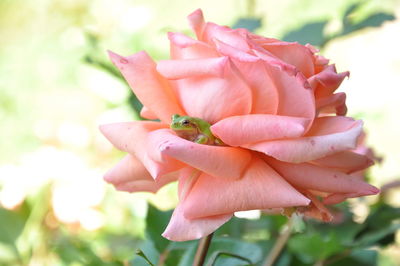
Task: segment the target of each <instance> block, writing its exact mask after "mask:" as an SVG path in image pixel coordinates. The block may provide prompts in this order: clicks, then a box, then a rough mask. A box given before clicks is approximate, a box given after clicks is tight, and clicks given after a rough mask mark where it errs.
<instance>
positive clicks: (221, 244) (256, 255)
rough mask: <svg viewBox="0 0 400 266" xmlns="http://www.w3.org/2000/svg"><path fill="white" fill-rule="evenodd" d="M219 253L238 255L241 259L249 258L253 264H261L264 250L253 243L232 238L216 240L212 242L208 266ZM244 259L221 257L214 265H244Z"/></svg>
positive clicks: (207, 259)
mask: <svg viewBox="0 0 400 266" xmlns="http://www.w3.org/2000/svg"><path fill="white" fill-rule="evenodd" d="M217 252H225V253H231V254H235V255H238V256H240V257H244V258H247V259H248V260H249V261H251V262H252V263H253V264H255V263H257V262H260V261H261V260H262V250H261V248H260V247H259V246H258V245H256V244H253V243H246V242H243V241H239V240H234V239H230V238H215V239H213V240H212V242H211V245H210V248H209V250H208V256H207V258H206V261H207V264H210V263H211V260H212V259H213V256H216V255H215V254H216V253H217ZM244 264H245V263H244V262H243V260H242V259H238V258H234V257H229V256H223V257H219V258H218V259H217V260H216V261H215V263H214V265H221V266H222V265H232V266H235V265H244Z"/></svg>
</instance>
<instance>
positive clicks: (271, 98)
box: [215, 41, 279, 114]
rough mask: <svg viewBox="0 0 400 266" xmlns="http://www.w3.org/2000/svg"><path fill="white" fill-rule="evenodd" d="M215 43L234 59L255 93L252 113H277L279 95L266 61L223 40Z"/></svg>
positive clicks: (218, 48) (221, 51)
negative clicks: (265, 63) (266, 66)
mask: <svg viewBox="0 0 400 266" xmlns="http://www.w3.org/2000/svg"><path fill="white" fill-rule="evenodd" d="M215 43H216V46H217V50H218V51H219V52H220V53H221V54H222V55H225V56H229V57H230V58H231V60H233V62H234V64H235V65H236V67H237V68H238V69H239V71H240V73H241V74H242V75H243V78H244V79H245V80H246V83H247V84H248V86H249V87H250V88H251V90H252V94H253V104H252V108H251V109H252V110H251V113H253V114H276V112H277V110H278V103H279V95H278V91H277V88H276V87H275V84H274V82H273V80H272V78H271V77H270V76H269V73H268V72H267V69H266V68H265V65H264V62H263V61H261V60H260V59H259V58H258V57H256V56H254V55H251V54H249V53H245V52H243V51H240V50H238V49H236V48H235V47H232V46H230V45H228V44H225V43H223V42H221V41H215Z"/></svg>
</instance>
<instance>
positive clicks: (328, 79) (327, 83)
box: [309, 65, 350, 98]
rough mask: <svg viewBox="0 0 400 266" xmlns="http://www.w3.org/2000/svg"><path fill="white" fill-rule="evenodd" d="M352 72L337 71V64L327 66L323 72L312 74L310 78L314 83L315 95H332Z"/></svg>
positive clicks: (320, 96)
mask: <svg viewBox="0 0 400 266" xmlns="http://www.w3.org/2000/svg"><path fill="white" fill-rule="evenodd" d="M349 75H350V72H348V71H346V72H342V73H337V72H336V68H335V65H329V66H327V67H325V68H324V69H323V70H322V71H321V72H319V73H318V74H316V75H314V76H312V77H311V78H310V79H309V82H310V84H313V87H314V90H315V97H316V98H322V97H327V96H329V95H331V94H332V93H333V92H334V91H335V90H336V89H337V88H338V87H339V85H340V84H341V83H342V81H343V80H344V78H345V77H348V76H349Z"/></svg>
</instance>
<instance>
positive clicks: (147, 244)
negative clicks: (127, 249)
mask: <svg viewBox="0 0 400 266" xmlns="http://www.w3.org/2000/svg"><path fill="white" fill-rule="evenodd" d="M139 249H140V250H141V251H142V252H143V254H144V255H145V256H146V258H147V259H148V260H149V261H151V263H153V264H155V265H157V263H158V261H159V260H160V253H159V252H158V250H157V249H156V248H155V246H154V243H153V242H152V241H151V240H146V241H144V242H143V243H142V244H141V245H140V246H139ZM131 265H134V266H149V263H148V262H147V261H146V259H144V258H143V257H142V256H140V255H138V254H135V257H134V258H133V260H131Z"/></svg>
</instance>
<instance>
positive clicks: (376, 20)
mask: <svg viewBox="0 0 400 266" xmlns="http://www.w3.org/2000/svg"><path fill="white" fill-rule="evenodd" d="M197 8H202V10H203V12H204V14H205V17H206V20H208V21H213V22H216V23H218V24H224V25H229V26H234V27H246V28H248V29H250V30H253V31H254V32H255V33H258V34H261V35H264V36H268V37H275V38H283V39H284V40H288V41H299V42H301V43H303V44H305V43H307V42H309V43H311V44H314V45H316V46H317V47H319V48H321V53H322V54H323V55H324V56H326V57H327V58H330V59H331V62H334V63H336V66H337V68H338V70H339V71H345V70H350V72H351V77H350V79H349V80H346V81H345V82H344V83H343V84H342V87H341V90H343V91H345V92H346V93H347V96H348V101H347V104H348V108H349V115H351V116H355V117H357V118H360V119H363V120H364V122H365V128H366V131H367V134H368V143H369V145H370V146H372V147H373V148H374V149H375V151H376V153H377V155H378V156H380V157H383V161H382V163H380V164H377V165H376V166H374V167H373V168H372V171H371V172H370V175H369V176H370V181H371V183H373V184H374V185H376V186H378V187H381V186H383V185H385V184H388V183H389V182H392V181H395V180H399V178H400V167H399V163H400V142H399V136H400V125H399V119H398V116H399V115H400V106H399V99H400V90H399V84H400V80H399V77H400V53H399V52H398V51H399V48H398V47H399V43H400V34H399V33H400V20H399V19H398V17H399V13H400V1H399V0H380V1H379V0H371V1H357V0H351V1H349V0H336V1H329V0H324V1H321V0H281V1H273V0H269V1H261V0H258V1H256V0H220V1H215V0H213V1H211V0H202V1H198V0H192V1H185V0H176V1H173V2H172V1H161V0H158V1H156V0H147V1H139V0H138V1H134V0H117V1H107V0H88V1H84V0H0V40H1V42H0V136H1V138H0V147H1V149H0V265H128V264H134V265H142V264H141V263H143V261H140V260H138V257H137V256H136V259H135V252H134V251H135V250H136V249H137V248H138V247H140V248H142V249H143V250H145V251H146V250H147V252H150V253H151V252H153V251H154V250H155V251H154V252H155V253H157V252H158V253H160V252H161V251H162V250H163V249H165V248H166V247H167V245H169V244H165V243H164V242H162V241H163V240H159V239H158V240H155V241H156V242H155V243H156V244H155V246H156V248H154V247H153V249H151V248H150V249H148V248H147V249H146V247H145V246H143V245H147V244H146V243H147V242H143V239H144V238H146V239H147V240H148V239H153V238H157V237H159V236H155V235H154V233H153V235H152V236H149V228H152V226H154V228H155V229H154V230H157V229H156V228H160V227H163V226H165V222H167V221H168V218H169V216H168V214H166V213H163V212H160V211H158V210H157V209H155V208H153V207H150V209H149V208H148V204H147V202H148V201H150V202H151V203H152V204H154V205H156V206H157V207H158V208H159V209H161V210H169V209H171V208H173V207H174V204H176V202H177V198H176V196H175V186H174V185H169V186H167V187H165V188H163V189H162V190H161V191H160V192H159V193H157V194H156V195H150V194H148V193H137V194H128V193H124V192H116V191H115V190H114V188H112V187H111V186H110V185H106V184H105V182H104V181H103V180H102V175H103V173H104V172H105V171H106V170H107V169H109V168H110V167H112V166H113V165H114V164H115V163H116V162H117V161H118V159H120V158H121V157H122V156H123V154H122V153H120V152H118V151H116V150H115V149H114V148H113V147H112V146H111V145H110V144H109V143H108V142H107V141H106V140H105V139H104V138H103V137H102V136H101V135H100V134H99V131H98V129H97V127H98V125H99V124H103V123H109V122H119V121H129V120H133V119H138V114H137V112H136V111H137V109H138V103H137V102H136V101H135V98H134V97H133V96H132V94H131V92H130V90H129V88H128V87H127V85H126V84H125V82H124V81H123V80H122V79H121V78H120V76H119V75H118V73H117V72H116V71H115V69H114V68H113V67H112V65H111V64H110V63H109V61H108V59H107V56H106V50H107V49H110V50H113V51H115V52H117V53H120V54H123V55H128V54H131V53H134V52H137V51H140V50H146V51H147V52H148V53H149V54H150V55H151V56H152V57H153V58H155V59H156V60H158V59H166V58H168V52H169V43H168V39H167V37H166V33H167V32H168V31H179V32H184V33H189V26H188V24H187V22H186V16H187V15H188V14H189V13H191V12H192V11H194V10H195V9H197ZM189 34H191V33H189ZM393 186H394V187H395V183H394V185H393ZM398 207H400V191H399V189H397V188H396V187H395V188H392V189H388V190H385V193H384V195H383V196H381V197H369V198H368V199H362V200H354V201H352V202H351V203H350V205H346V206H345V207H344V208H345V209H346V212H348V214H349V215H350V216H349V217H350V218H349V223H351V224H352V225H351V226H353V227H357V225H360V224H362V223H363V222H364V221H370V220H371V219H372V220H371V224H372V223H376V221H380V222H379V225H378V226H377V225H376V224H375V227H377V228H375V229H373V230H378V231H379V230H381V229H383V228H384V227H386V226H388V222H390V224H391V225H392V224H395V225H396V224H398V222H399V213H400V212H398ZM384 208H388V209H384ZM148 210H149V211H148ZM370 210H372V211H376V212H377V213H380V211H382V210H384V211H386V212H388V213H389V215H386V216H385V217H386V218H385V219H386V220H384V221H383V222H382V221H381V220H379V219H378V220H373V219H375V218H370V217H371V213H372V214H373V212H370ZM377 210H378V211H377ZM388 210H389V211H388ZM368 214H370V215H369V216H368V218H366V217H367V215H368ZM149 215H153V218H154V217H155V218H154V219H155V220H159V221H160V222H159V224H155V225H153V224H151V221H150V220H149ZM387 216H390V217H389V218H387ZM146 217H147V220H146ZM163 217H164V218H163ZM379 217H380V216H379ZM154 219H153V220H154ZM281 219H285V218H284V217H283V218H279V217H269V216H267V217H264V216H263V217H262V218H261V219H260V220H259V221H258V222H256V221H252V222H248V221H242V220H243V219H242V220H236V219H234V220H233V222H231V223H230V224H228V226H226V227H225V229H222V231H221V232H224V233H226V234H228V235H229V236H232V237H235V233H234V232H235V230H236V231H237V230H239V229H241V230H242V229H243V231H240V232H242V233H241V234H236V237H237V238H238V239H242V240H243V238H244V239H246V241H248V242H250V244H248V245H251V243H253V242H254V243H255V242H257V241H258V240H260V239H258V238H257V237H256V238H254V235H261V236H263V237H264V239H263V241H267V242H268V241H270V242H268V243H270V244H271V243H273V240H274V237H276V236H274V234H273V232H279V230H280V229H281V227H282V224H283V222H282V220H281ZM366 219H367V220H366ZM368 219H370V220H368ZM149 223H150V224H149ZM146 224H147V228H148V229H147V233H146V230H145V228H146ZM268 224H269V225H270V226H269V227H268V226H267V225H268ZM271 224H275V225H276V226H275V227H274V226H271ZM365 224H367V223H365ZM264 225H265V226H264ZM243 226H245V227H243ZM263 226H264V227H263ZM310 226H311V225H310ZM315 226H319V225H315ZM351 226H350V227H351ZM379 227H380V228H379ZM229 228H230V229H229ZM310 228H314V227H310ZM346 228H347V227H346ZM357 228H358V229H357V230H358V231H357V234H358V235H357V237H358V238H359V236H360V234H361V233H362V232H364V231H363V230H366V231H368V230H370V227H369V226H368V225H365V226H364V227H362V228H361V227H360V226H359V227H357ZM391 228H392V227H391ZM162 229H163V228H161V229H158V230H162ZM224 230H225V231H224ZM232 230H233V231H232ZM274 230H275V231H274ZM308 230H309V229H308ZM316 230H317V229H316ZM318 230H322V229H318ZM354 230H355V229H354ZM371 230H372V229H371ZM396 230H397V227H393V228H392V230H389V231H387V232H386V231H385V232H386V233H385V232H382V231H379V232H380V234H381V235H380V236H381V237H380V238H379V237H377V240H376V241H375V242H368V243H369V244H368V245H366V246H363V248H366V249H367V250H375V253H374V254H375V257H374V258H375V259H373V260H370V261H369V262H370V263H371V262H372V263H376V264H379V265H399V264H396V262H398V261H400V248H399V245H400V234H399V233H398V232H397V231H396ZM378 231H376V232H378ZM157 232H158V231H157ZM374 232H375V231H374ZM314 233H315V232H314ZM150 234H152V233H150ZM310 234H311V235H310V237H311V240H312V243H314V244H315V243H317V244H316V246H318V243H319V242H318V241H319V240H317V239H314V237H315V234H314V235H312V233H310ZM329 234H330V233H329ZM221 235H223V233H221ZM146 236H147V237H146ZM357 237H355V238H354V239H352V241H353V240H354V241H355V240H356V238H357ZM385 237H390V241H389V240H387V241H386V242H382V241H381V240H382V239H383V238H385ZM297 238H299V237H297ZM293 239H294V240H293V241H292V242H289V249H287V250H286V251H285V252H286V253H284V254H283V255H282V256H283V257H284V256H286V262H285V260H283V259H282V258H281V260H280V263H282V264H280V265H313V264H314V263H319V262H321V261H322V263H325V264H327V265H331V264H329V263H328V262H330V261H329V259H331V258H332V257H334V256H339V257H340V255H343V254H344V255H347V256H349V254H353V253H351V252H353V251H352V250H353V249H351V248H349V247H348V246H346V243H347V242H346V241H347V240H346V241H344V240H343V241H344V242H340V241H339V242H337V243H336V242H332V243H333V244H332V243H331V244H332V246H333V247H342V249H340V248H339V249H338V248H336V249H335V248H333V249H332V250H331V251H330V252H328V253H327V254H325V255H324V256H323V257H319V255H320V254H314V253H313V252H311V255H310V254H309V253H307V252H308V251H307V250H302V249H301V248H296V241H305V240H304V239H303V240H301V239H300V240H296V238H293ZM335 239H336V238H335ZM388 239H389V238H388ZM311 240H310V241H311ZM358 240H360V238H359V239H358ZM157 241H161V242H157ZM221 241H222V244H221V245H222V246H224V245H225V246H226V243H225V242H224V241H225V240H221ZM315 241H316V242H315ZM321 241H322V240H321ZM323 241H325V242H326V239H323ZM332 241H333V240H332ZM335 241H336V240H335ZM360 241H361V240H360ZM379 241H381V242H379ZM325 242H324V243H325ZM328 242H329V241H328ZM345 242H346V243H345ZM157 243H164V244H163V245H161V246H160V245H158V244H157ZM224 243H225V244H224ZM232 243H234V244H232ZM232 243H231V244H232V247H233V249H234V250H236V249H237V250H238V252H239V251H240V250H246V249H254V247H253V246H246V247H245V248H243V247H242V246H240V245H245V244H246V243H244V242H237V243H236V242H232ZM354 243H356V242H352V245H353V246H352V247H354V245H355V244H354ZM363 243H364V244H365V242H363ZM189 244H190V243H189ZM191 244H193V243H191ZM270 244H265V245H264V248H266V247H268V245H270ZM347 244H348V243H347ZM235 245H236V246H235ZM310 245H311V244H310ZM192 246H193V245H192ZM192 246H182V247H178V248H177V250H189V251H190V248H192ZM350 246H351V245H350ZM235 247H236V248H235ZM238 247H239V248H238ZM343 247H346V248H343ZM377 247H379V248H377ZM168 248H169V250H175V247H172V246H168ZM151 250H153V251H151ZM192 250H193V248H192ZM261 250H262V249H261ZM349 250H351V252H349ZM344 251H346V252H347V253H346V252H344ZM154 252H153V253H154ZM190 252H191V251H190ZM260 252H261V251H260ZM265 252H268V251H264V253H265ZM158 253H157V254H158ZM157 254H156V255H155V257H156V258H159V256H160V254H158V255H157ZM171 254H172V253H171ZM187 254H190V253H187ZM260 254H262V252H261V253H260ZM260 254H258V253H257V254H256V255H254V254H252V255H251V254H250V255H249V256H250V257H251V256H258V257H260V259H258V260H261V257H263V256H262V255H260ZM285 254H286V255H285ZM304 254H306V255H307V254H308V255H309V256H308V257H307V256H306V257H304V256H305V255H304ZM338 254H339V255H338ZM353 255H354V254H353ZM353 255H351V256H353ZM157 256H158V257H157ZM171 256H172V255H171ZM186 256H189V255H186ZM357 256H358V257H362V256H359V255H357V254H356V255H354V256H353V257H355V258H357ZM258 257H257V258H258ZM342 257H343V256H342ZM356 261H357V260H356ZM239 262H240V261H239ZM239 262H235V263H239ZM358 262H359V263H361V264H358V265H376V264H362V263H364V262H360V261H358ZM165 263H166V264H167V265H178V264H177V262H176V261H174V260H172V259H171V261H170V262H168V261H167V262H165ZM179 263H181V264H180V265H185V262H179ZM242 263H243V262H242ZM285 263H286V264H285ZM296 263H298V264H296ZM325 264H319V265H325ZM143 265H145V264H143ZM228 265H236V264H234V263H233V262H232V263H231V264H228ZM237 265H243V264H237ZM332 265H333V264H332ZM340 265H345V264H343V263H342V264H340ZM349 265H351V264H349ZM352 265H357V264H352Z"/></svg>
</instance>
